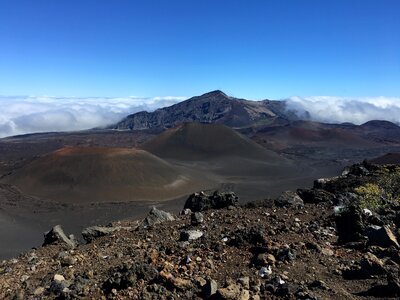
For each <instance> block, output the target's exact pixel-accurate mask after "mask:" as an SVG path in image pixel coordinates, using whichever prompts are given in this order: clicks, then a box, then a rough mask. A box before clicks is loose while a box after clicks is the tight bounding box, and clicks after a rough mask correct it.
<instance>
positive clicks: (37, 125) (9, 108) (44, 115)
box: [0, 96, 186, 137]
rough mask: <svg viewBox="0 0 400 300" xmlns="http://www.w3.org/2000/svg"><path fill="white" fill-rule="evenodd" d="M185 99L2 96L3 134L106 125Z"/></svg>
mask: <svg viewBox="0 0 400 300" xmlns="http://www.w3.org/2000/svg"><path fill="white" fill-rule="evenodd" d="M185 99H186V98H185V97H154V98H139V97H125V98H75V97H74V98H67V97H33V96H22V97H21V96H15V97H14V96H11V97H10V96H0V106H1V107H0V137H6V136H11V135H17V134H25V133H35V132H48V131H73V130H83V129H89V128H94V127H101V126H106V125H110V124H113V123H115V122H118V121H119V120H121V119H122V118H124V117H125V116H127V115H129V114H132V113H135V112H138V111H142V110H147V111H153V110H155V109H157V108H160V107H164V106H168V105H172V104H174V103H177V102H179V101H182V100H185Z"/></svg>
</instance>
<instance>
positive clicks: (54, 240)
mask: <svg viewBox="0 0 400 300" xmlns="http://www.w3.org/2000/svg"><path fill="white" fill-rule="evenodd" d="M47 245H64V246H67V247H70V248H75V247H76V246H77V245H78V242H77V241H76V239H75V237H74V236H73V235H70V236H68V237H67V235H66V234H65V233H64V230H63V229H62V227H61V225H56V226H54V227H53V228H52V229H51V230H50V231H48V232H45V233H44V242H43V246H47Z"/></svg>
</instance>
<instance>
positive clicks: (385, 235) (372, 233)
mask: <svg viewBox="0 0 400 300" xmlns="http://www.w3.org/2000/svg"><path fill="white" fill-rule="evenodd" d="M366 235H367V237H368V244H370V245H374V246H380V247H390V246H394V247H396V248H397V249H399V248H400V246H399V243H398V242H397V239H396V236H395V235H394V234H393V232H392V231H391V230H390V228H389V227H388V226H386V225H385V226H376V225H371V226H368V227H367V229H366Z"/></svg>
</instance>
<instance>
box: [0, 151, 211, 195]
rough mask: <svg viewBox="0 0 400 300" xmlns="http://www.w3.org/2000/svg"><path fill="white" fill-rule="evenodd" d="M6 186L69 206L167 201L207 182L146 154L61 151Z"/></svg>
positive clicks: (17, 173) (36, 162) (12, 177)
mask: <svg viewBox="0 0 400 300" xmlns="http://www.w3.org/2000/svg"><path fill="white" fill-rule="evenodd" d="M4 181H5V182H7V183H10V184H13V185H16V186H17V187H18V188H20V189H21V190H22V191H23V192H25V193H27V194H31V195H35V196H39V197H41V198H45V199H52V200H56V201H59V200H61V201H69V202H71V201H78V202H82V201H83V202H105V201H106V202H121V201H136V200H166V199H170V198H174V197H178V196H181V195H184V194H187V193H191V192H193V191H196V190H197V189H200V188H202V187H203V186H204V183H205V182H206V180H204V179H201V180H199V179H198V178H196V176H195V175H194V173H192V172H189V171H187V170H184V169H182V168H178V167H176V166H173V165H171V164H169V163H168V162H166V161H164V160H162V159H160V158H158V157H156V156H154V155H153V154H151V153H148V152H146V151H144V150H137V149H127V148H101V147H95V148H94V147H86V148H84V147H82V148H80V147H66V148H62V149H59V150H57V151H55V152H53V153H51V154H48V155H46V156H43V157H41V158H39V159H36V160H34V161H33V162H31V163H30V164H28V165H26V166H24V167H22V168H21V169H18V170H16V171H15V172H14V173H12V174H11V175H10V176H8V177H6V178H5V179H4Z"/></svg>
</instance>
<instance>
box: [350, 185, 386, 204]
mask: <svg viewBox="0 0 400 300" xmlns="http://www.w3.org/2000/svg"><path fill="white" fill-rule="evenodd" d="M354 191H355V192H356V193H357V194H358V195H359V196H360V203H359V206H360V207H361V208H368V209H379V208H381V207H383V206H384V205H385V200H384V198H383V197H382V195H383V191H382V189H381V188H380V187H379V186H378V185H377V184H373V183H367V184H365V185H362V186H359V187H356V188H355V189H354Z"/></svg>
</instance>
